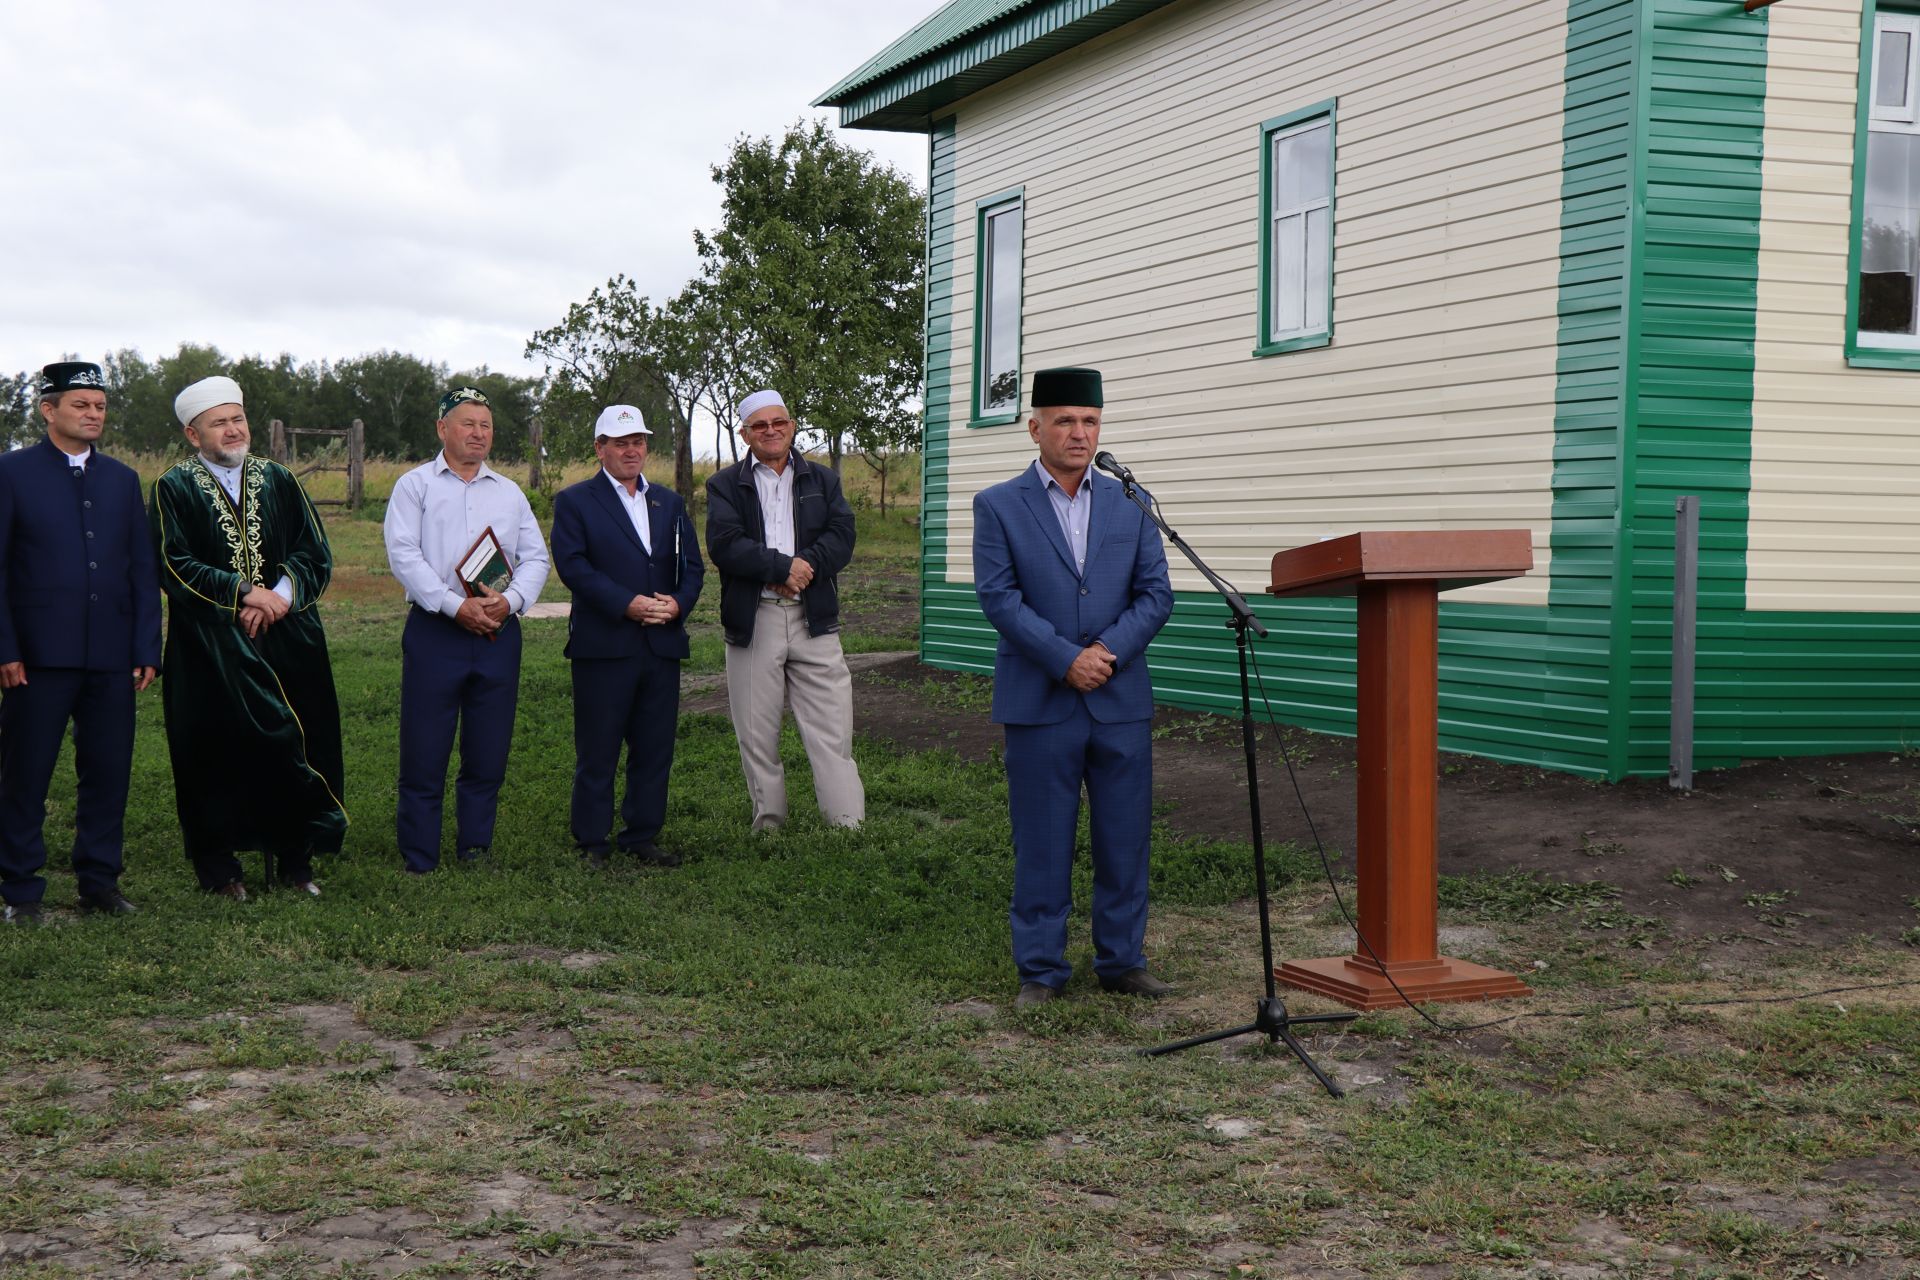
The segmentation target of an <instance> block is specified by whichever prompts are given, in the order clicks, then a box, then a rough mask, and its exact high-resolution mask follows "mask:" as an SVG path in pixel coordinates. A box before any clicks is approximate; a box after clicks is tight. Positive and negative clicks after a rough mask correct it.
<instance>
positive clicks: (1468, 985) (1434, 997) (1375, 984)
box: [1273, 956, 1533, 1012]
mask: <svg viewBox="0 0 1920 1280" xmlns="http://www.w3.org/2000/svg"><path fill="white" fill-rule="evenodd" d="M1387 972H1391V973H1392V974H1393V981H1394V982H1397V983H1399V984H1400V990H1399V991H1395V990H1394V989H1393V985H1392V984H1391V983H1389V982H1388V981H1387V978H1386V973H1387ZM1273 976H1274V977H1276V978H1278V979H1279V980H1280V981H1281V982H1284V983H1286V984H1287V985H1288V986H1290V987H1298V988H1299V989H1300V990H1302V991H1311V992H1313V993H1314V994H1315V995H1320V996H1326V997H1327V998H1328V999H1329V1000H1338V1001H1339V1002H1340V1003H1341V1004H1344V1005H1351V1006H1352V1007H1353V1008H1355V1009H1362V1010H1366V1011H1367V1012H1372V1011H1373V1010H1375V1009H1400V1008H1404V1007H1406V1003H1407V1000H1412V1001H1413V1002H1414V1003H1416V1004H1429V1003H1439V1002H1443V1001H1448V1000H1495V999H1501V998H1504V997H1508V996H1528V995H1532V994H1533V991H1532V990H1531V989H1530V988H1529V987H1528V986H1527V984H1526V983H1524V982H1522V981H1520V979H1518V978H1516V977H1514V976H1513V975H1512V974H1510V973H1502V972H1501V971H1500V970H1498V969H1489V968H1487V967H1486V966H1485V965H1479V964H1474V963H1473V962H1472V961H1470V960H1456V959H1454V958H1453V957H1452V956H1439V957H1437V958H1435V959H1432V960H1410V961H1405V962H1403V963H1400V964H1389V965H1388V966H1386V972H1383V971H1382V969H1381V966H1379V965H1377V964H1375V963H1374V962H1373V960H1372V959H1370V958H1368V957H1365V956H1327V957H1325V958H1324V959H1320V960H1289V961H1287V962H1286V963H1285V964H1283V965H1281V966H1280V967H1279V968H1277V969H1275V970H1274V971H1273ZM1401 992H1405V993H1406V998H1405V999H1402V998H1401Z"/></svg>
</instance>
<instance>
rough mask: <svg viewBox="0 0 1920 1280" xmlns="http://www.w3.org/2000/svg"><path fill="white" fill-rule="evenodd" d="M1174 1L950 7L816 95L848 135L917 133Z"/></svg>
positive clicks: (1068, 0)
mask: <svg viewBox="0 0 1920 1280" xmlns="http://www.w3.org/2000/svg"><path fill="white" fill-rule="evenodd" d="M1173 2H1174V0H949V3H948V4H946V5H945V6H944V7H942V8H940V9H937V10H935V11H934V13H933V14H932V15H931V16H930V17H928V18H927V19H926V20H925V21H923V22H921V23H920V24H919V25H918V26H916V27H914V28H913V30H911V31H909V32H907V33H906V34H905V35H903V36H901V37H900V38H899V39H898V40H895V41H894V42H893V43H892V44H890V45H888V46H887V47H886V48H885V49H882V50H881V51H880V52H879V53H878V54H875V55H874V56H873V57H872V58H870V59H868V60H867V61H866V62H865V63H864V64H862V65H861V67H860V68H859V69H858V70H857V71H855V72H854V73H853V74H852V75H849V76H847V77H846V78H845V79H844V80H842V81H840V83H838V84H836V85H834V86H833V88H831V89H829V90H827V91H826V92H825V93H823V94H821V95H820V97H819V98H818V99H816V100H815V101H814V104H813V105H814V106H816V107H838V108H840V123H841V124H842V125H845V126H847V127H849V128H855V129H897V130H902V131H906V132H911V133H924V132H926V130H927V127H928V123H929V121H930V120H931V118H932V113H933V112H934V111H935V110H936V109H938V108H940V107H942V106H945V105H946V104H947V103H950V102H956V101H958V100H959V99H961V98H964V97H966V96H967V95H968V94H970V93H977V92H979V91H980V90H982V89H984V88H986V87H987V86H988V85H991V84H996V83H998V82H999V81H1001V80H1004V79H1006V78H1007V77H1008V76H1011V75H1013V74H1015V73H1016V72H1020V71H1024V70H1026V69H1027V68H1028V67H1031V66H1033V65H1035V64H1036V63H1040V62H1044V61H1045V60H1046V59H1048V58H1051V57H1052V56H1053V55H1055V54H1056V53H1062V52H1064V51H1066V50H1068V49H1071V48H1073V47H1074V46H1075V45H1077V44H1082V43H1084V42H1085V41H1088V40H1091V39H1093V38H1094V37H1095V36H1097V35H1101V34H1103V33H1105V32H1108V31H1111V30H1113V29H1114V28H1115V27H1118V26H1122V25H1124V24H1126V23H1129V22H1132V21H1133V20H1134V19H1135V18H1138V17H1140V16H1141V15H1143V14H1147V13H1151V12H1152V11H1153V10H1155V9H1158V8H1160V7H1161V6H1162V5H1166V4H1170V3H1173Z"/></svg>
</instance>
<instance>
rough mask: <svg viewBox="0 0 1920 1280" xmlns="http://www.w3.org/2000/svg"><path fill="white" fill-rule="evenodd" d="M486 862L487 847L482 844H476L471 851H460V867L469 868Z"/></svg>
mask: <svg viewBox="0 0 1920 1280" xmlns="http://www.w3.org/2000/svg"><path fill="white" fill-rule="evenodd" d="M486 860H487V846H485V845H483V844H477V845H475V846H473V848H471V849H462V850H461V851H460V865H461V866H465V867H471V866H474V865H476V864H478V863H482V862H485V861H486Z"/></svg>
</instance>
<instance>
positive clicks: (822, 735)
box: [727, 600, 867, 831]
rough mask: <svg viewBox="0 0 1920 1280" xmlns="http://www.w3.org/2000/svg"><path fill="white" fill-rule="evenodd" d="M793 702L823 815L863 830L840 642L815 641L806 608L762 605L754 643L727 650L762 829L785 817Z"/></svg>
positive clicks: (849, 689) (743, 759) (736, 726)
mask: <svg viewBox="0 0 1920 1280" xmlns="http://www.w3.org/2000/svg"><path fill="white" fill-rule="evenodd" d="M789 702H790V703H791V704H792V706H793V719H794V723H795V724H796V725H798V726H799V728H800V741H801V742H802V743H804V744H805V746H806V748H807V761H808V762H809V763H810V764H811V765H812V766H813V794H814V797H815V798H816V799H817V800H819V802H820V812H821V814H822V815H823V816H824V817H825V818H826V820H827V821H828V822H831V823H833V824H834V825H835V826H841V827H851V826H856V825H858V824H859V823H860V821H861V820H862V819H864V818H865V817H866V816H867V793H866V789H865V788H864V787H862V786H861V785H860V771H859V770H858V769H856V768H855V767H854V763H853V678H852V676H850V675H849V674H848V673H847V658H846V654H844V653H843V652H841V649H840V637H839V636H838V635H837V634H836V635H824V636H810V635H808V634H807V611H806V610H805V609H804V608H802V607H799V606H797V605H782V604H775V603H773V602H772V601H771V600H762V601H761V602H760V611H759V613H758V614H757V615H755V617H754V620H753V643H752V644H750V645H747V646H746V647H744V648H742V647H740V646H738V645H731V644H730V645H728V646H727V711H728V714H729V715H731V716H732V718H733V736H734V737H735V738H737V739H739V742H740V768H741V771H742V772H744V773H745V774H746V775H747V792H748V794H749V795H750V796H752V798H753V828H754V830H756V831H759V830H763V829H765V828H767V827H777V826H779V825H780V824H781V823H783V822H785V821H786V820H787V773H786V769H785V768H784V767H783V766H782V765H781V763H780V721H781V717H782V714H783V712H784V711H785V709H786V707H787V705H788V703H789Z"/></svg>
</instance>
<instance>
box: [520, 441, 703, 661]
mask: <svg viewBox="0 0 1920 1280" xmlns="http://www.w3.org/2000/svg"><path fill="white" fill-rule="evenodd" d="M647 516H648V532H649V534H650V536H651V537H652V540H653V554H652V555H651V556H649V555H648V554H647V552H646V549H645V548H644V547H642V546H641V545H640V535H639V534H638V533H636V532H635V531H634V528H633V521H632V520H631V519H630V518H628V516H627V512H626V509H625V508H624V507H622V506H621V505H620V499H619V497H618V496H617V495H616V494H615V493H614V491H613V483H612V482H611V481H610V480H608V479H607V473H606V472H605V471H596V472H594V473H593V475H591V476H589V477H588V478H587V479H585V480H582V481H581V482H580V483H579V484H576V485H569V486H568V487H567V488H565V489H562V490H561V491H560V493H559V494H558V495H557V496H556V497H555V498H554V500H553V567H554V570H555V571H556V572H557V573H559V575H560V581H562V582H564V583H566V584H567V590H569V591H571V592H572V593H573V613H572V615H571V616H570V617H569V618H568V620H567V656H568V657H569V658H630V657H633V656H634V655H635V654H637V653H639V652H640V650H641V648H642V647H643V646H644V647H645V648H647V649H648V650H650V651H651V652H652V653H653V654H654V655H655V656H657V657H661V658H684V657H686V656H687V627H686V620H687V615H688V614H690V613H692V612H693V602H694V601H696V600H698V599H699V598H700V584H701V582H702V581H703V580H704V578H705V577H706V565H705V563H704V562H702V561H701V559H700V541H699V539H698V538H696V537H695V536H694V532H693V521H691V520H689V519H688V518H687V504H686V503H684V502H682V501H681V500H680V495H679V494H677V493H675V492H674V491H673V490H671V489H668V488H664V487H662V486H661V485H657V484H655V485H648V486H647ZM655 594H664V595H670V596H672V597H673V598H674V599H675V600H677V601H679V602H680V616H679V617H678V618H675V619H674V620H673V621H672V622H670V623H667V624H666V625H664V626H641V625H640V624H639V623H637V622H635V621H633V620H632V619H630V618H628V617H627V605H628V604H629V603H631V602H632V600H633V598H634V597H635V596H650V595H655Z"/></svg>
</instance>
